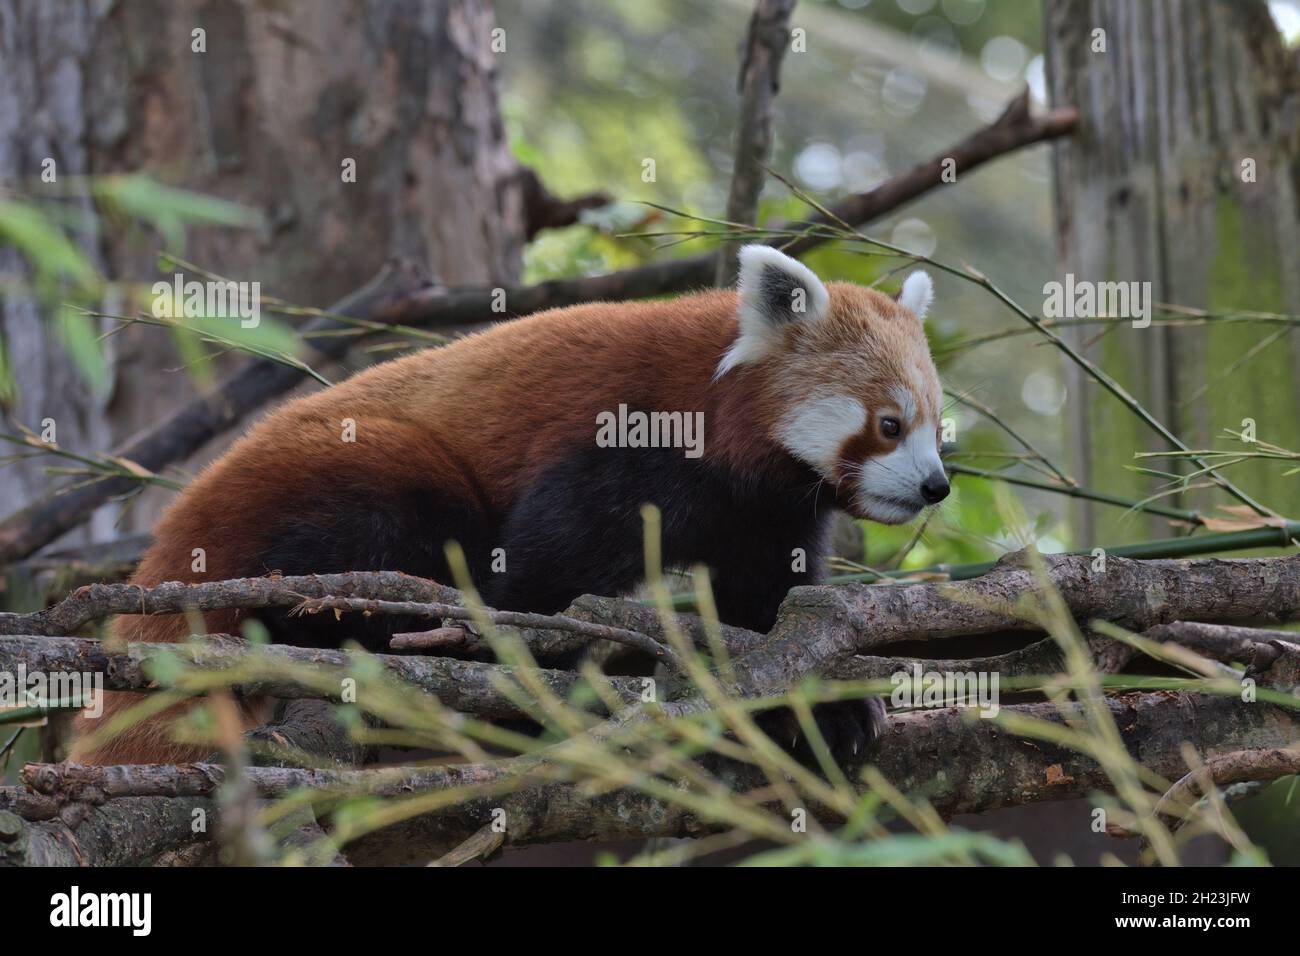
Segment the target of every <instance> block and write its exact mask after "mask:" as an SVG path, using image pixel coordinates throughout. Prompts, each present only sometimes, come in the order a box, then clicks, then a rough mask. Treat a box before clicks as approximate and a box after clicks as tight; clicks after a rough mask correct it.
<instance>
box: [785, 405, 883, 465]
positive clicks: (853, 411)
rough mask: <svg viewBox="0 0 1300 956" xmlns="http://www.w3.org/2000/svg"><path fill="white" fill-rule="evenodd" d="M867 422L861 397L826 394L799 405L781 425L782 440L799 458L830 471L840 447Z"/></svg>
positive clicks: (865, 410) (837, 456)
mask: <svg viewBox="0 0 1300 956" xmlns="http://www.w3.org/2000/svg"><path fill="white" fill-rule="evenodd" d="M866 424H867V409H866V406H865V405H863V404H862V402H861V401H860V400H859V399H856V398H850V397H848V396H846V395H833V394H824V395H820V396H817V397H814V398H812V399H809V400H808V401H807V402H804V403H802V404H800V405H796V406H795V407H794V409H792V410H791V412H790V414H789V415H787V416H786V418H785V422H784V424H783V425H782V428H781V442H782V444H784V445H785V447H786V448H787V449H788V450H789V452H790V454H792V455H794V456H795V457H796V458H799V459H801V460H802V461H805V462H807V463H808V464H810V465H812V466H813V467H814V468H817V469H819V470H820V471H821V472H822V473H823V474H830V473H831V472H832V471H833V470H834V468H835V463H836V461H837V459H838V458H839V452H840V448H841V447H842V446H843V445H844V443H845V442H846V441H848V440H849V439H850V438H851V437H853V436H854V435H856V434H857V433H858V432H860V431H862V429H863V428H864V427H865V426H866Z"/></svg>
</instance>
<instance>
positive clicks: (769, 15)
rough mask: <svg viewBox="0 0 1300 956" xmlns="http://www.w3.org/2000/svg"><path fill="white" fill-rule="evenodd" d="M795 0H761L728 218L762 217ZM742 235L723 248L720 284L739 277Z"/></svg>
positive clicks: (753, 22) (747, 48) (748, 220)
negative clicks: (762, 197)
mask: <svg viewBox="0 0 1300 956" xmlns="http://www.w3.org/2000/svg"><path fill="white" fill-rule="evenodd" d="M794 5H795V0H757V2H756V3H755V4H754V13H753V16H751V17H750V19H749V31H748V33H747V34H746V37H745V45H744V52H743V56H742V59H741V64H740V80H739V82H738V84H737V85H738V86H739V88H740V97H741V103H740V119H739V122H738V124H737V127H736V153H735V162H734V165H733V169H732V171H731V191H730V193H729V194H728V196H727V214H726V217H725V218H726V220H727V221H728V222H733V223H742V224H744V225H747V226H752V225H754V223H756V222H757V221H758V196H759V193H761V192H762V191H763V180H764V178H765V176H766V171H765V170H764V168H763V167H764V164H766V163H767V161H768V157H769V155H770V153H771V152H772V103H773V101H774V100H775V99H776V93H777V90H778V89H779V88H780V85H781V60H782V58H783V57H784V56H785V51H786V48H787V47H788V46H789V45H790V13H791V11H793V10H794ZM739 250H740V242H739V241H729V242H724V243H723V244H722V247H721V248H720V249H719V250H718V274H717V283H716V284H717V285H720V286H729V285H732V284H734V283H735V281H736V275H737V272H738V269H739V263H738V261H737V253H738V252H739Z"/></svg>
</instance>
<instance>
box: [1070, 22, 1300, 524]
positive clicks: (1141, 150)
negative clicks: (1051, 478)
mask: <svg viewBox="0 0 1300 956" xmlns="http://www.w3.org/2000/svg"><path fill="white" fill-rule="evenodd" d="M1044 24H1045V30H1046V38H1045V49H1046V53H1047V70H1048V86H1049V90H1050V95H1051V99H1052V101H1053V103H1054V104H1066V103H1068V104H1073V105H1074V106H1077V107H1078V108H1079V110H1080V114H1081V115H1080V121H1079V129H1078V132H1077V134H1076V135H1075V137H1074V138H1073V139H1072V140H1070V141H1068V142H1067V141H1062V142H1061V143H1060V144H1059V145H1057V146H1056V152H1055V174H1056V210H1057V227H1058V240H1059V247H1060V257H1061V275H1059V276H1055V277H1052V278H1054V279H1057V280H1058V281H1062V282H1064V280H1065V274H1066V273H1072V274H1073V275H1074V277H1075V279H1076V280H1091V281H1145V282H1150V283H1151V286H1150V289H1151V293H1152V296H1153V298H1154V300H1155V301H1156V302H1157V303H1159V302H1166V303H1177V304H1180V305H1188V306H1194V307H1198V308H1206V309H1210V310H1215V311H1223V310H1231V309H1251V310H1261V311H1268V312H1292V313H1295V312H1300V244H1298V240H1300V207H1298V204H1297V196H1298V194H1300V56H1298V55H1297V51H1296V50H1294V49H1292V50H1288V49H1287V47H1286V45H1285V43H1284V42H1283V40H1282V38H1281V37H1280V36H1279V34H1278V32H1277V30H1276V28H1275V26H1274V24H1273V22H1272V19H1271V18H1270V16H1269V14H1268V10H1267V8H1266V5H1265V4H1264V3H1263V2H1262V0H1234V2H1231V3H1228V2H1220V0H1198V2H1194V3H1193V2H1189V3H1177V2H1151V3H1148V2H1136V0H1091V2H1082V0H1046V16H1045V18H1044ZM1072 335H1073V341H1074V342H1075V343H1077V344H1080V345H1086V347H1087V352H1088V355H1089V356H1090V357H1091V358H1093V359H1094V360H1095V361H1098V362H1100V363H1101V364H1102V366H1103V367H1104V368H1106V369H1107V370H1108V371H1109V372H1111V373H1112V374H1113V375H1115V376H1116V377H1117V378H1119V380H1120V381H1121V382H1122V383H1123V384H1124V385H1125V387H1126V388H1128V389H1129V390H1130V391H1131V392H1132V394H1133V395H1135V396H1136V397H1137V398H1138V400H1139V401H1141V402H1142V403H1143V404H1144V405H1145V406H1146V407H1147V408H1148V409H1149V410H1150V411H1151V412H1152V413H1154V414H1155V415H1156V416H1158V417H1159V418H1160V419H1161V420H1162V421H1164V422H1165V423H1166V424H1168V425H1169V426H1170V427H1171V428H1172V429H1173V431H1174V432H1175V434H1177V435H1179V437H1181V438H1182V439H1183V440H1184V441H1185V442H1186V443H1187V444H1188V445H1189V446H1190V447H1193V448H1206V447H1215V448H1242V447H1248V446H1242V445H1241V443H1240V442H1238V441H1237V440H1236V439H1233V438H1230V437H1227V436H1225V435H1224V431H1223V430H1224V429H1225V428H1232V429H1234V430H1236V429H1240V428H1242V422H1243V420H1244V419H1252V420H1253V421H1254V422H1255V424H1256V427H1257V430H1258V437H1259V438H1260V439H1263V440H1266V441H1270V442H1274V443H1277V444H1280V445H1283V446H1285V447H1288V448H1292V449H1300V422H1298V421H1297V414H1296V409H1297V408H1300V335H1296V334H1294V327H1290V326H1276V325H1273V326H1267V325H1258V324H1225V325H1219V326H1216V327H1213V328H1205V327H1196V328H1170V327H1168V326H1161V325H1160V324H1159V323H1153V324H1151V325H1150V326H1149V327H1147V328H1136V327H1134V325H1133V323H1131V322H1127V321H1125V322H1119V323H1116V324H1115V325H1114V326H1113V327H1110V328H1107V329H1106V330H1105V333H1104V334H1101V332H1100V330H1099V329H1098V328H1097V327H1084V328H1082V329H1078V330H1074V331H1072ZM1265 339H1268V340H1269V341H1267V342H1266V343H1264V344H1262V345H1260V343H1261V342H1262V341H1263V340H1265ZM1252 349H1255V351H1253V352H1252ZM1070 376H1071V377H1070V380H1069V385H1070V397H1069V402H1068V403H1067V408H1068V409H1069V412H1068V415H1069V416H1070V417H1069V420H1068V421H1067V422H1066V427H1067V428H1068V430H1069V434H1068V436H1067V438H1068V440H1069V442H1070V444H1072V445H1073V448H1074V451H1075V456H1074V457H1075V462H1074V464H1075V469H1076V474H1077V476H1078V478H1079V480H1080V481H1082V482H1085V483H1086V484H1088V485H1091V486H1093V487H1096V488H1101V489H1103V490H1105V491H1108V492H1111V493H1114V494H1122V495H1126V496H1130V497H1135V498H1140V497H1143V496H1145V495H1148V494H1151V493H1152V492H1153V491H1154V490H1155V487H1156V482H1154V481H1153V480H1152V479H1150V478H1148V477H1144V476H1141V475H1138V474H1135V473H1134V472H1132V471H1130V470H1128V466H1132V465H1133V464H1134V461H1133V458H1132V455H1133V453H1134V452H1135V451H1142V450H1146V451H1160V450H1164V447H1163V446H1162V444H1161V443H1160V441H1159V439H1158V438H1157V437H1156V436H1154V435H1153V434H1152V433H1150V432H1149V431H1147V430H1146V429H1144V428H1143V426H1142V425H1141V423H1140V422H1138V421H1137V420H1136V419H1135V418H1134V417H1133V416H1131V415H1129V414H1128V413H1127V412H1126V411H1125V410H1124V409H1123V408H1122V407H1121V406H1120V405H1119V404H1118V403H1117V402H1115V401H1114V400H1113V399H1112V398H1110V397H1109V396H1107V395H1105V394H1104V393H1103V392H1102V391H1101V389H1100V388H1098V387H1097V386H1095V385H1092V384H1090V383H1089V382H1088V381H1087V380H1086V379H1085V377H1084V376H1083V375H1082V374H1081V373H1080V372H1079V371H1078V370H1077V369H1072V370H1071V371H1070ZM1148 464H1154V465H1155V466H1156V467H1161V468H1165V469H1166V470H1179V469H1176V468H1167V467H1166V466H1167V465H1168V464H1169V463H1168V462H1164V461H1157V462H1149V463H1148ZM1285 470H1286V469H1285V468H1280V467H1277V466H1276V464H1271V465H1270V464H1267V463H1260V464H1257V463H1247V464H1243V465H1239V466H1236V467H1234V468H1233V469H1232V470H1231V471H1230V472H1229V476H1230V477H1232V478H1233V479H1234V480H1235V481H1237V483H1238V484H1239V485H1241V486H1242V488H1243V489H1244V490H1245V491H1247V492H1249V493H1250V494H1251V495H1253V496H1254V497H1255V499H1256V500H1257V501H1260V502H1262V503H1263V504H1265V505H1268V506H1270V507H1272V508H1274V509H1276V510H1278V511H1281V512H1283V513H1287V514H1292V515H1293V514H1294V513H1296V512H1300V477H1298V476H1291V477H1284V476H1283V472H1284V471H1285ZM1211 497H1213V500H1214V501H1215V502H1224V503H1228V504H1235V502H1232V501H1231V500H1230V499H1227V498H1226V497H1225V496H1223V495H1222V494H1217V495H1214V496H1209V495H1207V493H1206V492H1203V491H1201V492H1193V493H1192V494H1191V495H1189V496H1187V498H1188V500H1187V502H1186V503H1185V504H1186V506H1191V507H1204V506H1205V505H1206V504H1207V502H1208V501H1209V500H1210V498H1211ZM1079 519H1080V520H1079V522H1078V524H1077V527H1078V528H1079V531H1080V539H1079V540H1078V542H1076V543H1077V544H1080V545H1087V546H1093V545H1104V544H1107V543H1113V542H1116V541H1124V540H1133V539H1136V538H1140V537H1147V536H1151V535H1160V534H1166V533H1170V532H1171V530H1172V529H1171V528H1170V527H1169V526H1168V525H1167V524H1166V523H1165V522H1164V521H1163V520H1161V519H1152V518H1145V517H1144V518H1142V519H1139V518H1138V517H1137V516H1132V515H1130V516H1127V517H1125V516H1123V515H1122V514H1120V513H1116V512H1115V511H1114V510H1113V509H1101V508H1098V507H1097V506H1090V507H1083V508H1082V509H1081V513H1080V514H1079Z"/></svg>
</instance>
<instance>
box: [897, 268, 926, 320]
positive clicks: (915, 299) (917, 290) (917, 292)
mask: <svg viewBox="0 0 1300 956" xmlns="http://www.w3.org/2000/svg"><path fill="white" fill-rule="evenodd" d="M933 301H934V283H933V282H932V281H930V273H928V272H920V271H918V272H913V273H912V274H911V275H910V276H908V277H907V278H906V279H905V280H904V281H903V288H902V289H901V290H900V291H899V293H898V304H899V305H901V306H902V307H903V308H905V309H911V310H912V311H913V312H914V313H916V317H917V318H918V319H924V318H925V314H926V313H927V312H929V311H930V303H931V302H933Z"/></svg>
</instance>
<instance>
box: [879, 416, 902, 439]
mask: <svg viewBox="0 0 1300 956" xmlns="http://www.w3.org/2000/svg"><path fill="white" fill-rule="evenodd" d="M880 431H881V432H882V433H883V434H884V436H885V437H886V438H897V437H898V436H899V435H901V434H902V433H903V426H902V425H901V424H899V421H898V419H897V418H882V419H881V420H880Z"/></svg>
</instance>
